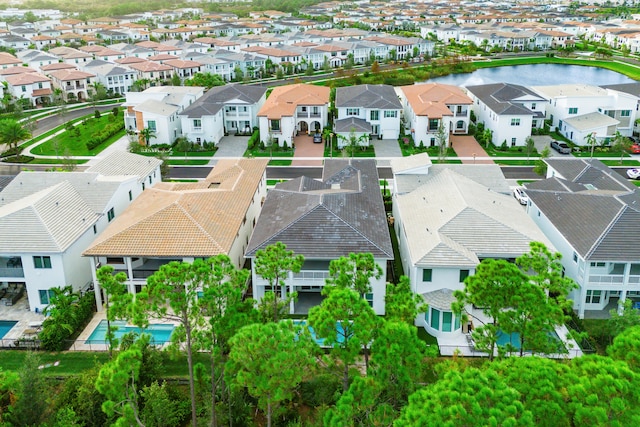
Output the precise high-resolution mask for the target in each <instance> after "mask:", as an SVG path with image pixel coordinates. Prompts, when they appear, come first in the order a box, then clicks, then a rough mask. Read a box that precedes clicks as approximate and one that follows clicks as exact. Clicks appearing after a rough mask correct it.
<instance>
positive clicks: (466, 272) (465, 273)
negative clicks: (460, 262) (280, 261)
mask: <svg viewBox="0 0 640 427" xmlns="http://www.w3.org/2000/svg"><path fill="white" fill-rule="evenodd" d="M467 277H469V270H460V283H462V282H464V279H466V278H467Z"/></svg>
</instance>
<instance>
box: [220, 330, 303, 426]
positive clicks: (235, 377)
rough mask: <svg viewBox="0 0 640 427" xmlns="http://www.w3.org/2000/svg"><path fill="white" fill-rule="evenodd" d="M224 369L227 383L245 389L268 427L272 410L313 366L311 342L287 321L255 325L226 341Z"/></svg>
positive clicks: (290, 396)
mask: <svg viewBox="0 0 640 427" xmlns="http://www.w3.org/2000/svg"><path fill="white" fill-rule="evenodd" d="M230 345H231V352H230V353H229V360H228V361H227V367H226V369H225V377H226V380H227V382H229V383H231V384H234V385H235V386H238V387H246V388H247V391H248V392H249V394H250V395H251V396H253V397H254V398H256V399H257V400H258V406H259V407H260V409H262V411H263V412H264V413H265V415H266V417H267V427H271V425H272V419H273V415H274V411H275V410H276V409H277V407H278V406H279V405H280V403H282V402H283V401H286V400H289V399H291V398H292V397H293V392H294V390H295V388H296V387H297V386H298V385H299V384H300V383H301V382H302V380H303V378H304V377H305V374H306V373H307V372H308V371H309V370H310V369H311V367H312V366H313V364H314V358H313V353H314V347H313V345H315V343H313V342H312V341H311V339H310V338H309V336H308V335H307V334H299V333H297V332H296V331H295V330H294V328H293V324H292V323H291V322H290V321H281V322H278V323H266V324H260V323H255V324H252V325H248V326H245V327H243V328H242V329H240V331H238V333H237V334H236V335H234V336H233V338H231V340H230Z"/></svg>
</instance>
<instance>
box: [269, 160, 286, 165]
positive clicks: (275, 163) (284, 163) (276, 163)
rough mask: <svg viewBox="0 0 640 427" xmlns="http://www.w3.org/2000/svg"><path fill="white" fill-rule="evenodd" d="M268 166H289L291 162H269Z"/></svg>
mask: <svg viewBox="0 0 640 427" xmlns="http://www.w3.org/2000/svg"><path fill="white" fill-rule="evenodd" d="M269 166H291V160H270V161H269Z"/></svg>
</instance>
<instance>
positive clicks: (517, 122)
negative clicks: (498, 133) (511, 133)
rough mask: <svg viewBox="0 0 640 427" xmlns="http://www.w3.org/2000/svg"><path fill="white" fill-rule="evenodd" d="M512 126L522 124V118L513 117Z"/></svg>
mask: <svg viewBox="0 0 640 427" xmlns="http://www.w3.org/2000/svg"><path fill="white" fill-rule="evenodd" d="M511 126H520V119H511Z"/></svg>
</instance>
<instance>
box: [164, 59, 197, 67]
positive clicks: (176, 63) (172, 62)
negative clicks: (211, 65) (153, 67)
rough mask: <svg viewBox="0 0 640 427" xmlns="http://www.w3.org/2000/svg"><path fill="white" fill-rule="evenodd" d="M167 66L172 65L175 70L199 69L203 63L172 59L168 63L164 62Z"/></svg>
mask: <svg viewBox="0 0 640 427" xmlns="http://www.w3.org/2000/svg"><path fill="white" fill-rule="evenodd" d="M164 63H165V64H167V65H170V66H172V67H174V68H198V67H202V62H197V61H188V60H185V59H170V60H168V61H164Z"/></svg>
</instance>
